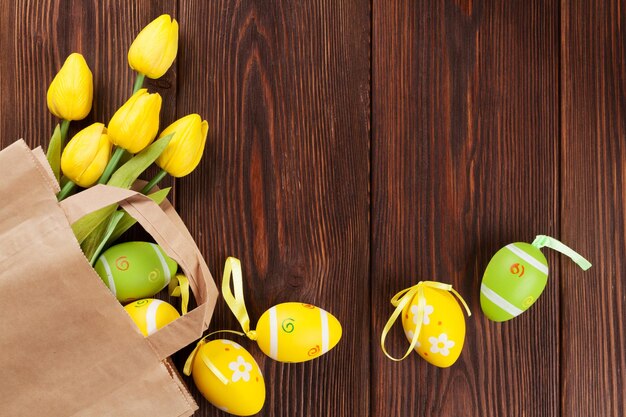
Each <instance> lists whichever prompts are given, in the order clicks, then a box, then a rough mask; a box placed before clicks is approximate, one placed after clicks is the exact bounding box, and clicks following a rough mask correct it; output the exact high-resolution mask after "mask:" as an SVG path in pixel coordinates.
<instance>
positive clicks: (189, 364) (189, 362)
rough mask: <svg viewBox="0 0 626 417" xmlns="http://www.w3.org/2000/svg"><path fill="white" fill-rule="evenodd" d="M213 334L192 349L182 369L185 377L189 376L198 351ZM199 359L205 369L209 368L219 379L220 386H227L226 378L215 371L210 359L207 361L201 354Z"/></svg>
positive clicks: (205, 337) (217, 370)
mask: <svg viewBox="0 0 626 417" xmlns="http://www.w3.org/2000/svg"><path fill="white" fill-rule="evenodd" d="M215 333H217V332H214V333H211V334H208V335H206V336H204V337H203V338H202V339H200V340H199V341H198V344H197V345H196V347H195V348H194V349H193V351H192V352H191V354H190V355H189V357H188V358H187V361H185V366H184V367H183V373H184V374H185V375H187V376H189V375H191V367H192V365H193V361H194V360H195V359H196V356H197V355H198V351H199V350H200V348H201V347H202V346H203V345H204V344H206V339H207V338H208V337H209V336H212V335H214V334H215ZM200 359H202V362H204V364H205V365H206V366H207V368H209V370H210V371H211V372H213V375H215V376H216V377H217V379H219V380H220V381H221V382H222V384H224V385H226V384H228V378H226V377H225V376H224V374H222V373H221V372H220V370H219V369H217V366H215V364H214V363H213V362H211V359H209V358H208V357H207V356H206V355H203V354H200Z"/></svg>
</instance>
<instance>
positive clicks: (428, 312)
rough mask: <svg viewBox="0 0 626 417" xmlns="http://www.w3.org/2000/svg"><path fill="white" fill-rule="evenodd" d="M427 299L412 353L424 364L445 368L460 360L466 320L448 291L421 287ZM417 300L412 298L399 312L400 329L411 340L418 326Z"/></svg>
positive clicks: (457, 303) (416, 297) (415, 297)
mask: <svg viewBox="0 0 626 417" xmlns="http://www.w3.org/2000/svg"><path fill="white" fill-rule="evenodd" d="M423 291H424V298H425V300H426V303H425V307H424V311H423V316H422V325H421V328H420V333H419V336H418V339H417V345H416V346H415V351H416V352H417V353H418V354H419V355H420V356H421V357H422V358H424V359H425V360H426V361H427V362H429V363H431V364H433V365H435V366H438V367H440V368H447V367H449V366H450V365H452V364H453V363H454V362H456V360H457V359H458V358H459V355H460V354H461V351H462V350H463V344H464V342H465V317H464V316H463V311H462V310H461V307H460V305H459V302H458V301H457V299H456V298H455V297H454V296H453V295H452V293H451V292H449V291H445V290H442V289H438V288H432V287H428V286H424V287H423ZM418 300H419V297H418V296H417V295H415V296H414V297H413V299H412V300H411V302H410V303H409V304H407V306H406V307H405V308H404V309H403V311H402V327H403V328H404V333H405V335H406V337H407V339H409V342H410V341H411V340H412V339H413V336H414V332H415V329H416V327H417V324H418V319H419V317H418V311H419V308H418Z"/></svg>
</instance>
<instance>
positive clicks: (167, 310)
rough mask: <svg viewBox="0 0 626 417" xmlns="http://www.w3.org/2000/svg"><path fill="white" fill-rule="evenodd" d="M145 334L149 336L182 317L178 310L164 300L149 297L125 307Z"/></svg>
mask: <svg viewBox="0 0 626 417" xmlns="http://www.w3.org/2000/svg"><path fill="white" fill-rule="evenodd" d="M124 310H126V312H127V313H128V315H129V316H130V317H131V318H132V319H133V321H134V322H135V324H136V325H137V327H138V328H139V330H140V331H141V333H142V334H143V335H144V336H149V335H151V334H152V333H154V332H156V331H157V330H159V329H160V328H161V327H165V326H166V325H167V324H169V323H171V322H173V321H174V320H176V319H177V318H179V317H180V314H178V311H177V310H176V309H175V308H174V306H172V305H171V304H169V303H166V302H165V301H162V300H155V299H152V298H147V299H143V300H137V301H134V302H132V303H130V304H128V305H127V306H125V307H124Z"/></svg>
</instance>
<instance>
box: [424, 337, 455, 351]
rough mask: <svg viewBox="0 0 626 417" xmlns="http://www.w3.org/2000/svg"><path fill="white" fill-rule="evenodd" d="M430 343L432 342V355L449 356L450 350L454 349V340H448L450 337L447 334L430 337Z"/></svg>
mask: <svg viewBox="0 0 626 417" xmlns="http://www.w3.org/2000/svg"><path fill="white" fill-rule="evenodd" d="M428 341H429V342H430V351H431V353H439V354H440V355H442V356H448V355H449V354H450V349H451V348H453V347H454V345H455V342H454V340H450V339H448V335H447V334H446V333H441V334H440V335H439V337H433V336H431V337H429V338H428Z"/></svg>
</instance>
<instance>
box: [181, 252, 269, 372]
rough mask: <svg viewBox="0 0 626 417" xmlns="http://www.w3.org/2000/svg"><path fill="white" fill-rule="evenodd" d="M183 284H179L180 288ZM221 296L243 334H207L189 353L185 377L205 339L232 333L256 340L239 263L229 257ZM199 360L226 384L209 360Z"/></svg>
mask: <svg viewBox="0 0 626 417" xmlns="http://www.w3.org/2000/svg"><path fill="white" fill-rule="evenodd" d="M231 277H232V281H233V286H234V287H235V294H234V295H233V293H232V291H231V289H230V281H231ZM182 285H183V283H182V282H181V288H182ZM222 295H223V296H224V300H225V301H226V304H228V307H229V308H230V310H231V311H232V312H233V314H234V315H235V317H236V318H237V321H238V322H239V324H240V325H241V328H242V329H243V333H241V332H237V331H234V330H218V331H216V332H213V333H209V334H208V335H206V336H204V337H203V338H202V339H200V340H199V341H198V344H196V347H195V348H194V350H193V351H192V352H191V354H190V355H189V357H188V358H187V361H186V362H185V367H184V368H183V373H184V374H185V375H187V376H189V375H191V366H192V365H193V361H194V360H195V358H196V356H197V355H198V351H199V349H200V348H201V347H202V346H203V345H204V344H206V339H207V338H209V337H210V336H213V335H214V334H217V333H233V334H236V335H239V336H247V337H248V338H249V339H250V340H257V334H256V330H250V317H249V316H248V311H247V310H246V303H245V302H244V299H243V274H242V273H241V262H240V261H239V259H237V258H234V257H232V256H229V257H228V258H227V259H226V264H225V265H224V275H223V277H222ZM200 359H202V361H203V362H204V364H205V365H206V366H207V367H208V368H209V369H210V370H211V372H213V374H214V375H215V376H216V377H217V378H218V379H219V380H220V381H222V383H223V384H228V379H227V378H226V377H225V376H224V375H223V374H222V373H221V372H220V370H219V369H217V367H216V366H215V364H213V362H211V360H210V359H209V358H208V357H206V356H205V355H202V354H201V355H200Z"/></svg>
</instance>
